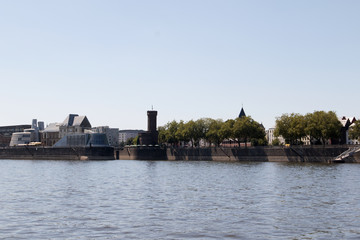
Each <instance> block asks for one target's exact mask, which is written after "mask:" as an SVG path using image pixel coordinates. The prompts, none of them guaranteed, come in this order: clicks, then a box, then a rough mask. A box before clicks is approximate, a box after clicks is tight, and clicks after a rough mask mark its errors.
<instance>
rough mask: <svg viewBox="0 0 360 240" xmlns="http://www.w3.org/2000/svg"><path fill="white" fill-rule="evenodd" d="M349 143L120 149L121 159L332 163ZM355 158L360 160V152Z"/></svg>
mask: <svg viewBox="0 0 360 240" xmlns="http://www.w3.org/2000/svg"><path fill="white" fill-rule="evenodd" d="M348 149H349V148H348V146H325V147H324V146H295V147H248V148H219V147H217V148H156V147H125V148H124V149H120V150H117V151H119V152H118V153H117V155H118V156H117V159H120V160H170V161H175V160H189V161H257V162H318V163H331V162H332V161H333V160H334V158H335V157H337V156H338V155H340V154H341V153H343V152H345V151H346V150H348ZM352 162H360V156H359V157H358V159H357V160H353V161H352Z"/></svg>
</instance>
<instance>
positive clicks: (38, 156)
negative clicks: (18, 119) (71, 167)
mask: <svg viewBox="0 0 360 240" xmlns="http://www.w3.org/2000/svg"><path fill="white" fill-rule="evenodd" d="M0 159H24V160H114V159H115V158H114V148H112V147H91V148H89V147H63V148H52V147H43V146H38V147H35V146H22V147H6V148H0Z"/></svg>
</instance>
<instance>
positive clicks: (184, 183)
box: [0, 160, 360, 239]
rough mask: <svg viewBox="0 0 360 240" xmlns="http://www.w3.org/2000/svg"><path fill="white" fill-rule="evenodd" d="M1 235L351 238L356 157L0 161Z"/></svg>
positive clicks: (359, 190)
mask: <svg viewBox="0 0 360 240" xmlns="http://www.w3.org/2000/svg"><path fill="white" fill-rule="evenodd" d="M0 167H1V169H2V174H1V175H0V182H1V188H0V196H1V198H0V204H1V206H2V207H1V208H0V239H359V238H360V231H359V226H360V186H359V185H358V184H357V182H358V179H359V177H360V171H359V170H360V165H351V164H346V165H322V164H287V163H217V162H187V161H183V162H181V161H180V162H166V161H164V162H153V161H106V162H101V161H100V162H82V161H11V160H2V161H0Z"/></svg>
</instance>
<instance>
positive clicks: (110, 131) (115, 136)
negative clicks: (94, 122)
mask: <svg viewBox="0 0 360 240" xmlns="http://www.w3.org/2000/svg"><path fill="white" fill-rule="evenodd" d="M92 132H95V133H104V134H105V135H106V137H107V140H108V142H109V145H110V146H112V147H117V146H119V129H118V128H110V127H108V126H100V127H95V128H92Z"/></svg>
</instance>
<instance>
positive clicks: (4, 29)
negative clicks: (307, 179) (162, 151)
mask: <svg viewBox="0 0 360 240" xmlns="http://www.w3.org/2000/svg"><path fill="white" fill-rule="evenodd" d="M359 13H360V1H358V0H339V1H332V0H324V1H322V0H297V1H289V0H283V1H281V0H263V1H258V0H248V1H242V0H234V1H232V0H217V1H213V0H201V1H200V0H166V1H165V0H164V1H157V0H151V1H149V0H143V1H142V0H128V1H121V0H101V1H100V0H97V1H94V0H61V1H60V0H51V1H49V0H42V1H40V0H31V1H28V0H16V1H15V0H0V82H1V87H0V89H1V94H0V101H1V114H0V125H1V126H4V125H12V124H30V123H31V119H33V118H37V119H38V120H39V121H40V120H41V121H45V124H48V123H51V122H62V121H63V120H64V119H65V118H66V116H67V114H69V113H77V114H79V115H87V116H88V118H89V121H90V123H91V124H92V125H93V126H100V125H108V126H110V127H118V128H120V129H146V124H147V115H146V111H147V110H149V109H151V106H152V105H153V106H154V109H156V110H158V125H163V124H165V123H167V122H169V121H172V120H177V121H179V120H184V121H188V120H191V119H194V120H196V119H199V118H202V117H211V118H215V119H218V118H221V119H223V120H227V119H230V118H235V117H236V116H237V115H238V114H239V112H240V109H241V106H242V105H243V106H244V109H245V112H246V114H247V115H250V116H252V117H253V118H254V119H255V120H256V121H258V122H262V123H263V124H264V126H265V127H266V128H269V127H273V126H274V123H275V118H276V117H277V116H281V115H282V114H283V113H293V112H294V113H301V114H306V113H308V112H313V111H314V110H325V111H329V110H333V111H335V112H336V113H337V114H338V115H339V116H342V115H346V116H356V117H359V118H360V106H359V102H360V101H359V90H360V14H359Z"/></svg>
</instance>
